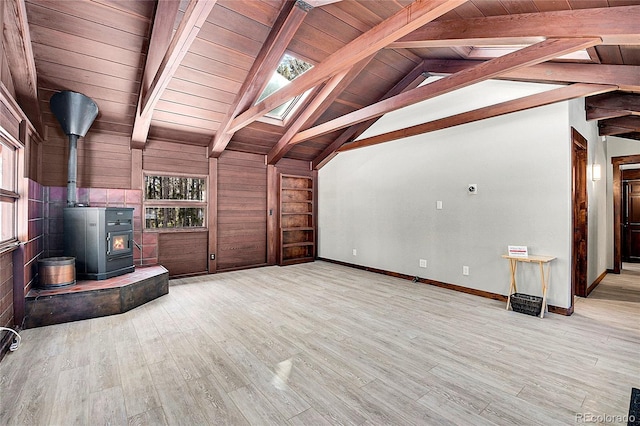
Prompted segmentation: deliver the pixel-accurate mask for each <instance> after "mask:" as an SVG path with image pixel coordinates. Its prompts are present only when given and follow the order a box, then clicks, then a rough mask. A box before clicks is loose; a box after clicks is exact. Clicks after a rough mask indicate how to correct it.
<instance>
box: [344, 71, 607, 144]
mask: <svg viewBox="0 0 640 426" xmlns="http://www.w3.org/2000/svg"><path fill="white" fill-rule="evenodd" d="M617 88H618V87H617V86H609V85H599V84H583V83H576V84H573V85H571V86H566V87H561V88H559V89H552V90H548V91H546V92H542V93H536V94H535V95H530V96H525V97H523V98H519V99H514V100H511V101H506V102H501V103H499V104H495V105H490V106H487V107H483V108H478V109H475V110H473V111H467V112H463V113H460V114H455V115H452V116H450V117H445V118H441V119H438V120H433V121H430V122H428V123H423V124H418V125H416V126H411V127H407V128H404V129H399V130H395V131H393V132H387V133H383V134H381V135H376V136H372V137H370V138H365V139H360V140H358V141H355V142H352V143H349V144H346V145H343V146H342V147H341V148H340V149H339V150H338V151H339V152H343V151H349V150H352V149H356V148H362V147H365V146H371V145H377V144H380V143H384V142H389V141H393V140H397V139H403V138H408V137H410V136H416V135H421V134H423V133H428V132H433V131H436V130H442V129H446V128H449V127H454V126H459V125H461V124H467V123H473V122H475V121H480V120H484V119H487V118H492V117H498V116H501V115H505V114H511V113H513V112H518V111H524V110H526V109H530V108H536V107H540V106H544V105H549V104H553V103H556V102H562V101H566V100H569V99H575V98H581V97H584V96H589V95H593V94H596V93H603V92H610V91H612V90H617Z"/></svg>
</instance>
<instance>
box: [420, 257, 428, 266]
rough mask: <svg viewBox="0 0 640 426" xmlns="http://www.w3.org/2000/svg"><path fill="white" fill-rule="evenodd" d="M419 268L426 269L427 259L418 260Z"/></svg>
mask: <svg viewBox="0 0 640 426" xmlns="http://www.w3.org/2000/svg"><path fill="white" fill-rule="evenodd" d="M420 267H421V268H426V267H427V259H420Z"/></svg>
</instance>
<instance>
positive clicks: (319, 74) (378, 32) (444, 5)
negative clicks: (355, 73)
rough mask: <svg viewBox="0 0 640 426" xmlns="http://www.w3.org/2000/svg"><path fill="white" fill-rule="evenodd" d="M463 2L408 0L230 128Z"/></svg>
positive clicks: (452, 0)
mask: <svg viewBox="0 0 640 426" xmlns="http://www.w3.org/2000/svg"><path fill="white" fill-rule="evenodd" d="M464 2H466V0H424V1H416V2H414V3H412V4H410V5H409V6H407V7H405V8H404V9H402V10H401V11H399V12H398V13H396V14H394V15H393V16H391V17H389V18H387V19H385V20H384V21H382V22H381V23H380V24H378V25H376V26H375V27H373V28H372V29H371V30H369V31H367V32H365V33H363V34H361V35H360V36H359V37H357V38H356V39H355V40H353V41H351V42H349V43H348V44H347V45H345V46H343V47H342V48H340V49H338V50H337V51H336V52H334V53H333V54H332V55H330V56H329V57H328V58H327V59H325V60H324V61H323V62H322V63H320V64H318V65H316V66H315V67H313V68H312V69H310V70H309V71H307V72H306V73H304V74H302V75H301V76H300V77H298V78H297V79H296V80H295V81H293V82H292V83H291V84H289V85H287V86H285V87H283V88H282V89H280V90H278V91H277V92H275V93H274V94H272V95H271V96H269V97H268V98H266V99H264V100H263V101H262V102H260V103H258V104H256V105H254V106H253V107H251V108H249V109H248V110H247V111H245V112H243V113H242V114H240V115H239V116H237V117H236V118H234V120H233V121H232V123H231V129H230V131H231V132H236V131H238V130H239V129H241V128H243V127H245V126H246V125H248V124H249V123H251V122H253V121H255V120H257V119H258V118H260V117H262V116H263V115H264V114H266V113H267V112H269V111H271V110H272V109H274V108H276V107H278V106H280V105H282V104H283V103H285V102H286V101H288V100H289V99H292V98H294V97H296V96H298V95H300V94H302V93H304V92H305V91H307V90H308V89H310V88H312V87H315V86H317V85H318V84H320V83H322V82H324V81H325V80H327V79H328V78H330V77H331V76H333V75H335V74H336V73H338V72H341V71H344V70H345V69H349V68H350V67H351V66H353V65H354V64H356V63H358V62H360V61H361V60H363V59H364V58H366V57H368V56H371V55H373V54H374V53H376V52H377V51H379V50H380V49H382V48H384V47H386V46H387V45H388V44H389V43H391V42H393V41H395V40H397V39H398V38H400V37H402V36H404V35H406V34H409V33H410V32H412V31H414V30H415V29H417V28H419V27H421V26H422V25H424V24H426V23H428V22H430V21H432V20H433V19H436V18H437V17H439V16H441V15H443V14H445V13H447V12H449V11H450V10H452V9H454V8H456V7H457V6H459V5H461V4H463V3H464Z"/></svg>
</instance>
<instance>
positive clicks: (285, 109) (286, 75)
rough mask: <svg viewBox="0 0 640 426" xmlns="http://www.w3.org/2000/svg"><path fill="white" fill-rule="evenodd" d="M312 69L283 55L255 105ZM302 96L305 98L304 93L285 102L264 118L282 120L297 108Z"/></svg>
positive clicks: (299, 60)
mask: <svg viewBox="0 0 640 426" xmlns="http://www.w3.org/2000/svg"><path fill="white" fill-rule="evenodd" d="M312 67H313V65H311V64H310V63H308V62H305V61H303V60H302V59H298V58H295V57H293V56H291V55H287V54H285V55H284V56H283V57H282V60H281V61H280V63H279V64H278V68H277V69H276V71H275V72H274V73H273V75H272V76H271V79H270V80H269V83H267V86H266V87H265V89H264V90H263V91H262V93H261V94H260V96H259V97H258V100H257V101H256V103H258V102H260V101H262V100H263V99H265V98H267V97H268V96H269V95H271V94H272V93H274V92H276V91H277V90H279V89H281V88H282V87H284V86H286V85H287V84H289V83H291V82H292V81H293V80H295V79H296V78H297V77H298V76H300V75H302V74H304V72H305V71H307V70H309V69H311V68H312ZM304 96H306V93H304V94H302V95H300V96H296V97H295V98H293V99H291V100H289V101H287V102H285V103H284V104H282V105H280V106H279V107H277V108H274V109H273V110H271V111H269V112H268V113H267V114H266V116H267V117H270V118H275V119H278V120H284V119H285V118H286V117H287V115H288V114H289V113H290V112H291V111H293V110H294V109H295V108H296V107H297V105H298V104H299V101H300V100H301V99H302V98H303V97H304Z"/></svg>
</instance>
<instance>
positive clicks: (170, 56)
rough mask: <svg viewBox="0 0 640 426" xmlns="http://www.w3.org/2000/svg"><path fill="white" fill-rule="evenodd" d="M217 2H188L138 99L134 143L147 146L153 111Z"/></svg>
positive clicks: (213, 0)
mask: <svg viewBox="0 0 640 426" xmlns="http://www.w3.org/2000/svg"><path fill="white" fill-rule="evenodd" d="M215 4H216V0H190V1H189V4H188V5H187V8H186V10H185V12H184V16H183V17H182V20H181V21H180V25H179V26H178V29H177V30H176V32H175V34H174V35H173V38H172V39H171V43H170V44H169V47H168V48H167V50H166V52H165V54H164V56H163V59H162V62H161V63H160V66H159V67H158V71H157V73H156V75H155V77H154V78H153V81H152V82H151V85H150V86H149V89H148V90H147V91H146V93H145V94H144V96H143V97H142V98H141V101H142V102H138V104H139V105H138V108H137V109H138V111H139V114H136V119H135V122H134V128H133V132H132V135H131V145H132V146H138V147H139V146H144V144H145V142H146V140H147V135H148V134H149V126H150V125H151V117H152V115H153V110H154V109H155V106H156V104H157V103H158V101H159V100H160V97H161V96H162V93H163V92H164V89H166V87H167V86H168V85H169V82H170V81H171V78H172V77H173V75H174V74H175V72H176V71H177V69H178V67H179V66H180V63H181V62H182V59H183V58H184V57H185V55H186V54H187V52H188V51H189V47H190V46H191V43H193V41H194V40H195V39H196V36H197V35H198V32H199V31H200V28H201V27H202V25H203V24H204V22H205V21H206V19H207V17H208V16H209V13H211V10H212V9H213V7H214V6H215Z"/></svg>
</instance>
